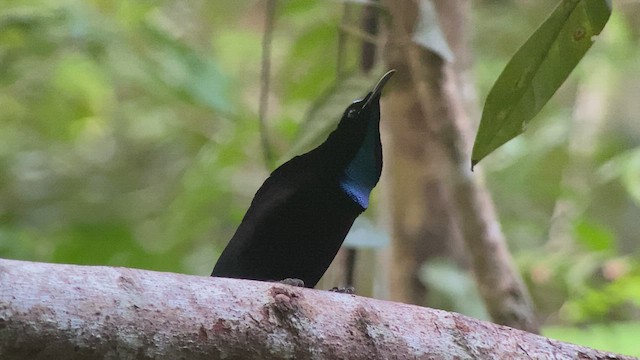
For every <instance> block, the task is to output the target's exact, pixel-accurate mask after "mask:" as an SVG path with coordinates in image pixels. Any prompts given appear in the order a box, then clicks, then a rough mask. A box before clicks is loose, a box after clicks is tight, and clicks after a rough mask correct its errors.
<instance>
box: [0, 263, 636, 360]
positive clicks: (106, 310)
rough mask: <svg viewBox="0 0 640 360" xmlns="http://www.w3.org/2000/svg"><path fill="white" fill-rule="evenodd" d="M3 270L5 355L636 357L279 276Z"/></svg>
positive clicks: (0, 331) (0, 310)
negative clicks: (308, 285) (255, 278)
mask: <svg viewBox="0 0 640 360" xmlns="http://www.w3.org/2000/svg"><path fill="white" fill-rule="evenodd" d="M0 274H1V276H2V280H3V281H2V282H0V305H1V306H0V323H1V324H2V326H1V327H0V358H2V359H4V360H11V359H25V358H39V359H44V358H47V359H70V360H71V359H96V358H126V359H148V358H153V359H185V358H188V359H191V360H198V359H223V358H229V359H247V360H250V359H265V360H267V359H284V358H295V359H318V358H323V359H328V358H331V359H371V358H376V359H400V358H401V359H408V358H411V359H413V358H420V359H433V358H460V359H470V358H492V359H519V358H535V359H548V358H567V359H578V358H580V359H595V358H598V359H605V358H606V359H632V357H626V356H620V355H615V354H611V353H604V352H601V351H597V350H592V349H589V348H585V347H581V346H577V345H572V344H567V343H563V342H560V341H556V340H551V339H548V338H545V337H542V336H538V335H534V334H530V333H527V332H524V331H519V330H515V329H511V328H507V327H504V326H500V325H495V324H491V323H487V322H483V321H479V320H475V319H471V318H468V317H465V316H463V315H460V314H456V313H448V312H445V311H440V310H433V309H428V308H421V307H418V306H409V305H404V304H398V303H392V302H388V301H381V300H375V299H369V298H363V297H359V296H355V295H346V294H338V293H332V292H326V291H317V290H312V289H305V288H295V287H291V286H288V285H283V284H278V283H268V282H257V281H248V280H238V279H224V278H212V277H208V276H207V277H198V276H189V275H180V274H172V273H160V272H153V271H145V270H136V269H128V268H115V267H98V266H78V265H62V264H45V263H34V262H26V261H15V260H4V259H0ZM416 319H421V320H420V321H416Z"/></svg>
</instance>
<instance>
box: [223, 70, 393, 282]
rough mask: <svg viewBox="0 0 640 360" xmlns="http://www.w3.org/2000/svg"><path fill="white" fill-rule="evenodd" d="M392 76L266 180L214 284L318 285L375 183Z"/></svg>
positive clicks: (228, 247)
mask: <svg viewBox="0 0 640 360" xmlns="http://www.w3.org/2000/svg"><path fill="white" fill-rule="evenodd" d="M393 73H394V70H391V71H389V72H387V73H386V74H385V75H384V76H383V77H382V79H380V81H379V82H378V84H377V85H376V86H375V87H374V89H373V91H372V92H370V93H369V94H367V96H366V97H365V98H364V99H362V100H357V101H354V102H353V103H352V104H351V105H349V107H347V109H346V110H345V112H344V115H343V116H342V119H341V120H340V122H339V124H338V126H337V128H336V129H335V130H334V131H333V132H332V133H331V134H330V135H329V136H328V137H327V139H326V140H325V142H324V143H322V144H321V145H320V146H318V147H317V148H315V149H313V150H311V151H310V152H308V153H306V154H303V155H300V156H296V157H294V158H293V159H291V160H289V161H288V162H286V163H284V164H282V165H281V166H280V167H278V168H277V169H275V170H274V171H273V172H272V173H271V175H270V176H269V178H267V180H266V181H265V182H264V184H263V185H262V187H260V189H259V190H258V192H257V193H256V195H255V197H254V198H253V201H252V202H251V206H250V207H249V210H248V211H247V213H246V214H245V216H244V218H243V220H242V223H241V224H240V226H239V227H238V229H237V230H236V233H235V234H234V236H233V237H232V238H231V240H230V241H229V244H228V245H227V247H226V248H225V249H224V251H223V252H222V254H221V255H220V258H219V259H218V262H217V263H216V265H215V267H214V269H213V273H212V274H211V275H212V276H221V277H231V278H241V279H254V280H267V281H273V280H283V279H286V278H295V279H300V280H302V281H304V284H305V286H306V287H314V286H315V285H316V284H317V282H318V281H319V280H320V278H321V277H322V275H323V274H324V272H325V271H326V269H327V267H329V265H330V264H331V262H332V261H333V258H334V257H335V255H336V253H337V252H338V249H339V248H340V246H341V245H342V242H343V241H344V238H345V237H346V235H347V233H348V232H349V229H350V228H351V226H352V225H353V222H354V220H355V219H356V218H357V217H358V215H360V214H361V213H362V212H363V211H364V210H365V209H366V207H367V206H368V199H369V193H370V192H371V190H372V189H373V187H374V186H375V185H376V184H377V182H378V180H379V178H380V173H381V171H382V145H381V143H380V130H379V122H380V102H379V101H380V93H381V91H382V88H383V87H384V85H385V83H386V82H387V81H388V80H389V78H390V77H391V75H393Z"/></svg>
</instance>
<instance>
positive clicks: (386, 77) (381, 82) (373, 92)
mask: <svg viewBox="0 0 640 360" xmlns="http://www.w3.org/2000/svg"><path fill="white" fill-rule="evenodd" d="M395 73H396V70H395V69H391V70H389V71H387V72H386V73H385V74H384V75H382V77H381V78H380V80H378V83H377V84H376V86H374V87H373V90H371V95H370V96H369V98H368V99H367V101H366V102H365V103H364V105H362V108H363V109H364V108H366V107H367V106H368V105H369V103H371V100H372V99H373V98H377V97H380V94H381V93H382V88H384V86H385V85H386V84H387V81H389V79H391V77H392V76H393V74H395Z"/></svg>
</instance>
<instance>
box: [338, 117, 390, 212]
mask: <svg viewBox="0 0 640 360" xmlns="http://www.w3.org/2000/svg"><path fill="white" fill-rule="evenodd" d="M381 171H382V148H381V145H380V128H379V122H378V121H371V122H370V123H369V124H368V126H367V129H366V133H365V136H364V139H363V141H362V145H361V146H360V148H359V149H358V152H357V153H356V155H355V156H354V157H353V159H352V160H351V161H350V162H349V164H348V165H347V167H346V168H345V169H344V171H343V173H342V177H341V178H340V188H341V189H342V190H343V191H344V192H345V193H346V194H347V195H348V196H349V197H350V198H351V199H352V200H353V201H355V202H356V203H357V204H358V205H360V206H362V208H364V209H366V208H367V207H368V206H369V195H370V194H371V190H373V188H374V187H375V186H376V184H377V183H378V180H379V179H380V173H381Z"/></svg>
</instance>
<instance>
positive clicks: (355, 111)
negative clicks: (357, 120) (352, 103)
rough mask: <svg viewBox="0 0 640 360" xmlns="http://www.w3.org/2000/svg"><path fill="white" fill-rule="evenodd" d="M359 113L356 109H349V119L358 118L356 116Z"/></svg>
mask: <svg viewBox="0 0 640 360" xmlns="http://www.w3.org/2000/svg"><path fill="white" fill-rule="evenodd" d="M357 113H358V110H356V109H349V112H347V117H349V118H354V117H356V114H357Z"/></svg>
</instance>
